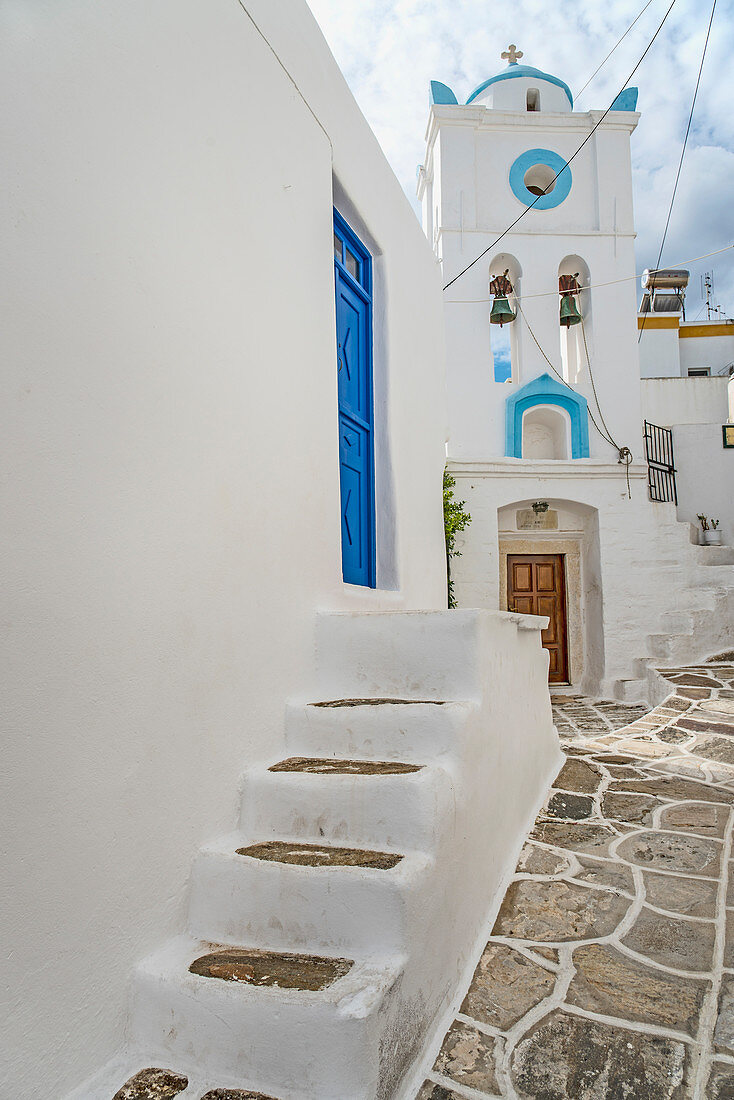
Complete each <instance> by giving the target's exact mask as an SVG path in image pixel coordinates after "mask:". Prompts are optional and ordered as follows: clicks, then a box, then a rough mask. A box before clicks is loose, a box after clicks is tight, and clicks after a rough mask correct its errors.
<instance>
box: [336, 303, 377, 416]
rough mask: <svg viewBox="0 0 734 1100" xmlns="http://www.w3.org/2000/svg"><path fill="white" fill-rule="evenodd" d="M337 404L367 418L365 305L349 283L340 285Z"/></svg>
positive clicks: (367, 388)
mask: <svg viewBox="0 0 734 1100" xmlns="http://www.w3.org/2000/svg"><path fill="white" fill-rule="evenodd" d="M338 310H339V315H338V318H337V338H338V344H339V406H340V408H343V409H349V410H350V412H353V413H356V414H357V416H359V417H361V418H362V419H363V420H365V421H367V422H369V420H370V419H371V417H370V410H369V396H370V388H371V387H370V386H369V377H368V366H369V358H368V351H369V346H368V340H367V321H368V318H367V316H366V313H367V308H366V303H365V302H363V301H362V300H361V299H360V298H359V296H358V295H357V294H356V293H355V291H353V290H352V288H351V287H348V286H345V285H344V284H343V283H342V284H341V285H340V286H339V298H338Z"/></svg>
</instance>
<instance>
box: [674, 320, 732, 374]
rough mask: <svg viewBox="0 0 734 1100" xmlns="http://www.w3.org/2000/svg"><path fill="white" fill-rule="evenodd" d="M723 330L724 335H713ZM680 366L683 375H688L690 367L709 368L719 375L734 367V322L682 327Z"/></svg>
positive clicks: (706, 322) (712, 322) (707, 322)
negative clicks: (720, 372)
mask: <svg viewBox="0 0 734 1100" xmlns="http://www.w3.org/2000/svg"><path fill="white" fill-rule="evenodd" d="M722 330H723V334H722V335H711V333H722ZM694 333H695V334H696V335H694ZM699 334H700V335H699ZM680 366H681V374H687V373H688V369H689V367H708V368H709V370H710V371H711V373H712V374H718V372H719V371H724V370H725V369H726V368H727V367H730V366H734V321H727V322H726V323H725V324H723V323H721V322H719V321H704V322H703V323H700V322H699V323H698V324H695V325H694V324H690V325H681V341H680Z"/></svg>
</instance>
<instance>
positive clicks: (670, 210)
mask: <svg viewBox="0 0 734 1100" xmlns="http://www.w3.org/2000/svg"><path fill="white" fill-rule="evenodd" d="M715 11H716V0H714V2H713V4H712V5H711V16H710V18H709V25H708V29H707V31H706V41H705V42H704V44H703V52H702V54H701V64H700V65H699V66H698V76H697V78H696V87H695V89H694V92H693V99H692V101H691V109H690V111H689V113H688V125H687V126H686V133H685V137H684V138H683V148H682V149H681V151H680V160H679V161H678V171H677V172H676V174H675V183H674V185H673V194H672V195H671V196H670V206H669V207H668V217H667V218H666V220H665V229H664V230H663V239H662V240H661V242H660V251H659V252H658V262H657V263H656V264H655V267H656V269H658V268H659V267H660V261H661V260H662V258H663V249H664V248H665V238H666V237H667V236H668V227H669V225H670V217H671V214H672V213H673V204H674V202H675V196H676V194H677V191H678V181H679V179H680V173H681V168H682V167H683V158H684V157H685V155H686V146H687V145H688V135H689V134H690V132H691V123H692V122H693V111H694V109H695V107H696V98H697V96H698V87H699V85H700V83H701V73H702V72H703V63H704V61H705V60H706V50H707V48H708V44H709V38H710V36H711V24H712V23H713V21H714V12H715ZM650 305H651V306H652V302H651V303H650ZM646 319H647V313H644V314H643V315H642V327H641V328H640V332H639V334H638V337H637V343H638V344H639V342H640V340H641V339H642V334H643V332H644V331H645V321H646Z"/></svg>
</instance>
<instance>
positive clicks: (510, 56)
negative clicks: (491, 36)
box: [502, 42, 522, 65]
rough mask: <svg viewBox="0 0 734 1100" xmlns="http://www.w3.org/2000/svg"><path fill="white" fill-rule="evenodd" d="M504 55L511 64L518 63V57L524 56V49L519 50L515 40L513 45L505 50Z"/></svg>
mask: <svg viewBox="0 0 734 1100" xmlns="http://www.w3.org/2000/svg"><path fill="white" fill-rule="evenodd" d="M502 57H503V58H505V57H506V58H507V61H508V63H509V64H510V65H517V62H518V58H520V57H522V50H518V48H517V47H516V46H515V44H514V42H513V43H512V45H510V46H508V47H507V49H506V50H505V51H504V52H503V54H502Z"/></svg>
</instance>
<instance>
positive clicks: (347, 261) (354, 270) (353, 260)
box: [344, 245, 359, 282]
mask: <svg viewBox="0 0 734 1100" xmlns="http://www.w3.org/2000/svg"><path fill="white" fill-rule="evenodd" d="M344 266H345V267H346V269H347V271H348V272H349V274H350V275H351V276H352V278H353V279H356V280H357V282H359V260H358V259H357V257H356V256H355V255H354V253H353V252H351V251H350V250H349V248H348V247H347V245H344Z"/></svg>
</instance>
